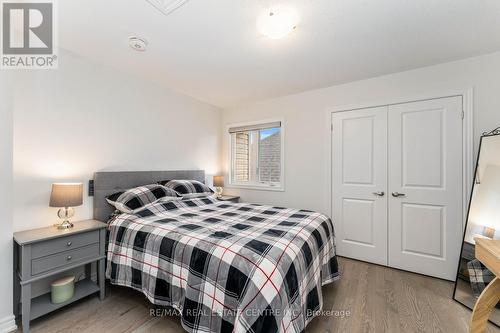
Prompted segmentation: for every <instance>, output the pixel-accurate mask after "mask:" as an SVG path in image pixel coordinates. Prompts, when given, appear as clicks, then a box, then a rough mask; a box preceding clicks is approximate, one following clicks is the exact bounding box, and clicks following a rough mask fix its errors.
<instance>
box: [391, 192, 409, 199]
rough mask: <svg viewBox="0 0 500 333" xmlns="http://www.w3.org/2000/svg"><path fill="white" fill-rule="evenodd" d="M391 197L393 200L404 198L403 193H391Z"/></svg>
mask: <svg viewBox="0 0 500 333" xmlns="http://www.w3.org/2000/svg"><path fill="white" fill-rule="evenodd" d="M392 196H393V197H394V198H400V197H406V194H405V193H399V192H392Z"/></svg>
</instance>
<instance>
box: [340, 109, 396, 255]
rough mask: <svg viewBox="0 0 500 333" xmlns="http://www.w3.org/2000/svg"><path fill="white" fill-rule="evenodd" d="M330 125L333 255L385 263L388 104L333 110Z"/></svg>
mask: <svg viewBox="0 0 500 333" xmlns="http://www.w3.org/2000/svg"><path fill="white" fill-rule="evenodd" d="M332 125H333V127H332V131H333V132H332V182H333V192H332V193H333V197H332V201H333V202H332V211H333V212H332V215H333V216H332V217H333V222H334V224H335V232H336V242H337V253H338V254H339V255H341V256H346V257H350V258H355V259H360V260H365V261H370V262H374V263H378V264H383V265H385V264H387V189H386V188H387V107H377V108H370V109H362V110H354V111H347V112H339V113H334V114H332ZM382 192H383V194H382Z"/></svg>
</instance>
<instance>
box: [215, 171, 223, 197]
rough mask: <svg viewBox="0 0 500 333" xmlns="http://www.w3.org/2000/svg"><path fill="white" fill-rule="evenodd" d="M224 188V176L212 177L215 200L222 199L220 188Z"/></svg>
mask: <svg viewBox="0 0 500 333" xmlns="http://www.w3.org/2000/svg"><path fill="white" fill-rule="evenodd" d="M223 186H224V176H214V188H215V195H216V196H217V198H220V197H222V187H223Z"/></svg>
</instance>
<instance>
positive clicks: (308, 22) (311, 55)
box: [58, 0, 500, 107]
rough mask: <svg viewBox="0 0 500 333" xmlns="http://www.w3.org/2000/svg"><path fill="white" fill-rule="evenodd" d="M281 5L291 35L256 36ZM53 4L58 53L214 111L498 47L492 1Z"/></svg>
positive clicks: (497, 14) (499, 29)
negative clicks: (294, 21) (293, 19)
mask: <svg viewBox="0 0 500 333" xmlns="http://www.w3.org/2000/svg"><path fill="white" fill-rule="evenodd" d="M283 3H287V4H290V5H291V6H293V7H294V8H296V9H297V10H298V12H299V13H300V16H301V22H300V24H299V26H298V28H297V29H296V31H294V32H293V33H292V34H290V35H289V36H288V37H286V38H285V39H282V40H269V39H267V38H265V37H263V36H260V35H259V34H258V32H257V29H256V18H257V16H258V15H259V14H260V13H261V12H262V11H263V10H264V9H265V8H267V7H269V5H275V4H283ZM58 6H59V24H60V25H59V42H60V46H61V47H63V48H65V49H68V50H70V51H73V52H75V53H77V54H80V55H83V56H85V57H89V58H91V59H94V60H95V61H98V62H102V63H105V64H109V65H112V66H116V67H118V68H120V69H122V70H126V71H130V72H133V73H138V74H139V75H142V76H145V77H147V78H148V79H151V80H154V81H157V82H161V83H162V84H165V85H167V86H168V87H171V88H172V89H174V90H177V91H180V92H184V93H186V94H188V95H191V96H193V97H196V98H198V99H200V100H203V101H206V102H209V103H211V104H214V105H217V106H221V107H229V106H234V105H238V104H244V103H247V102H251V101H255V100H259V99H263V98H268V97H275V96H280V95H287V94H291V93H296V92H301V91H305V90H310V89H315V88H321V87H326V86H330V85H334V84H338V83H344V82H349V81H354V80H359V79H363V78H368V77H373V76H378V75H383V74H388V73H394V72H399V71H402V70H407V69H412V68H417V67H422V66H427V65H432V64H437V63H441V62H446V61H450V60H456V59H461V58H466V57H470V56H475V55H480V54H485V53H490V52H494V51H497V50H500V1H498V0H289V1H279V0H277V1H274V0H190V1H189V2H188V3H187V4H186V5H184V6H183V7H181V8H180V9H178V10H177V11H175V12H174V13H172V14H171V15H170V16H164V15H163V14H161V13H160V12H159V11H157V10H156V9H155V8H154V7H152V6H151V5H150V4H149V3H148V2H146V1H145V0H105V1H103V0H64V1H58ZM132 35H136V36H141V37H145V38H146V39H147V40H148V41H149V47H148V51H147V52H144V53H139V52H136V51H133V50H132V49H130V48H129V46H128V37H129V36H132Z"/></svg>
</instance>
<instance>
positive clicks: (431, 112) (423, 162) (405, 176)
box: [388, 97, 463, 280]
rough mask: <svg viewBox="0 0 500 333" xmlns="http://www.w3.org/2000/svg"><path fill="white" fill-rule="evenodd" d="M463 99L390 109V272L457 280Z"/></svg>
mask: <svg viewBox="0 0 500 333" xmlns="http://www.w3.org/2000/svg"><path fill="white" fill-rule="evenodd" d="M461 114H462V99H461V97H449V98H441V99H434V100H428V101H422V102H413V103H405V104H398V105H393V106H389V110H388V119H389V122H388V124H389V126H388V132H389V137H388V141H389V192H391V193H389V196H390V199H389V230H388V231H389V233H388V238H389V249H388V250H389V253H388V254H389V266H392V267H397V268H401V269H405V270H409V271H413V272H418V273H422V274H427V275H432V276H437V277H441V278H444V279H449V280H453V279H454V278H455V274H456V266H457V263H458V257H459V254H460V245H461V235H462V227H461V226H462V165H463V164H462V116H461Z"/></svg>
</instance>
